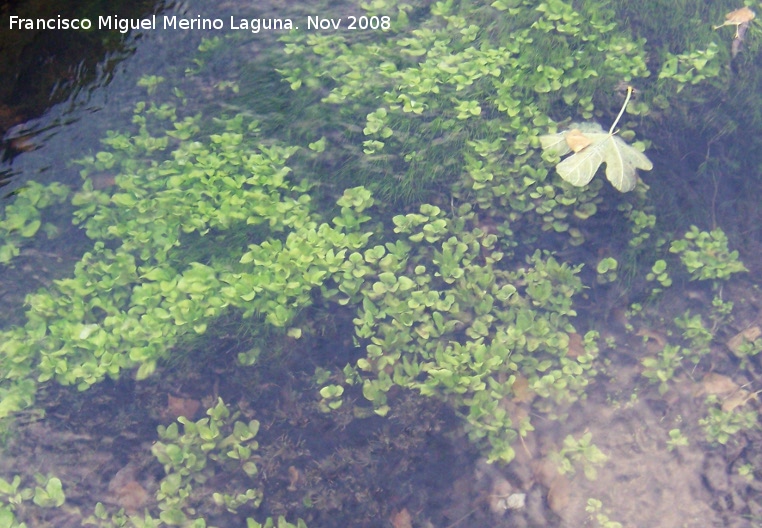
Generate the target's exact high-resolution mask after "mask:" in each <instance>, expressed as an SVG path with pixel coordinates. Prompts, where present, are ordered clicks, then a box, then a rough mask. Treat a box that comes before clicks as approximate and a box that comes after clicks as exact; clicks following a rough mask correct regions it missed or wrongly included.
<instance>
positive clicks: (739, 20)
mask: <svg viewBox="0 0 762 528" xmlns="http://www.w3.org/2000/svg"><path fill="white" fill-rule="evenodd" d="M756 16H757V15H756V14H755V13H754V11H752V10H751V9H749V8H748V7H746V6H744V7H742V8H740V9H736V10H735V11H731V12H730V13H728V14H727V15H725V24H728V25H738V24H743V23H744V22H751V21H752V20H754V18H755V17H756Z"/></svg>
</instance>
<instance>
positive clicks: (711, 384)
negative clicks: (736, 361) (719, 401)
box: [701, 372, 739, 395]
mask: <svg viewBox="0 0 762 528" xmlns="http://www.w3.org/2000/svg"><path fill="white" fill-rule="evenodd" d="M701 386H702V389H703V393H704V394H716V395H722V394H730V393H732V392H735V391H737V390H738V387H739V385H738V384H737V383H736V382H735V381H733V380H732V379H730V378H729V377H727V376H723V375H722V374H717V373H716V372H710V373H709V374H707V375H706V376H704V379H702V380H701Z"/></svg>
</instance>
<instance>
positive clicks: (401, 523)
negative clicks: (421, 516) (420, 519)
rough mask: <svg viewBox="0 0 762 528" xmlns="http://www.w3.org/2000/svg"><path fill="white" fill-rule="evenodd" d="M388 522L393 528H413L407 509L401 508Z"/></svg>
mask: <svg viewBox="0 0 762 528" xmlns="http://www.w3.org/2000/svg"><path fill="white" fill-rule="evenodd" d="M389 521H391V523H392V526H394V528H413V518H412V517H411V516H410V512H409V511H407V508H402V509H401V510H400V511H398V512H396V513H394V514H393V515H392V517H391V519H389Z"/></svg>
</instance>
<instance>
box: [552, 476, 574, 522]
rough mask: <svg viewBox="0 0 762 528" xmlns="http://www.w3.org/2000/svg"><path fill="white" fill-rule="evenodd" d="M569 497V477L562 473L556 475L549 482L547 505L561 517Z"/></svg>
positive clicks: (567, 504)
mask: <svg viewBox="0 0 762 528" xmlns="http://www.w3.org/2000/svg"><path fill="white" fill-rule="evenodd" d="M570 499H571V485H570V484H569V479H567V478H566V477H565V476H564V475H558V476H557V477H556V478H554V479H553V482H551V483H550V488H548V507H549V508H550V509H551V510H552V511H553V513H555V514H556V515H558V516H559V517H563V516H564V513H565V510H566V508H567V506H569V501H570Z"/></svg>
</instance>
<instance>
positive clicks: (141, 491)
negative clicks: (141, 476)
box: [114, 480, 148, 514]
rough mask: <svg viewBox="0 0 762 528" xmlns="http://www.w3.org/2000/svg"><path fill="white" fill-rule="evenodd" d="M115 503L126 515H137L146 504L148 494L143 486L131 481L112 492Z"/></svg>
mask: <svg viewBox="0 0 762 528" xmlns="http://www.w3.org/2000/svg"><path fill="white" fill-rule="evenodd" d="M114 498H115V500H116V503H117V504H118V505H119V506H121V507H122V508H124V511H126V512H127V513H128V514H135V513H138V512H139V511H140V510H142V509H143V507H144V506H145V505H146V503H147V502H148V492H147V491H146V490H145V488H144V487H143V486H141V485H140V484H138V483H137V482H136V481H134V480H132V481H130V482H128V483H127V484H125V485H124V486H122V487H121V488H119V489H117V490H115V491H114Z"/></svg>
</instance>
